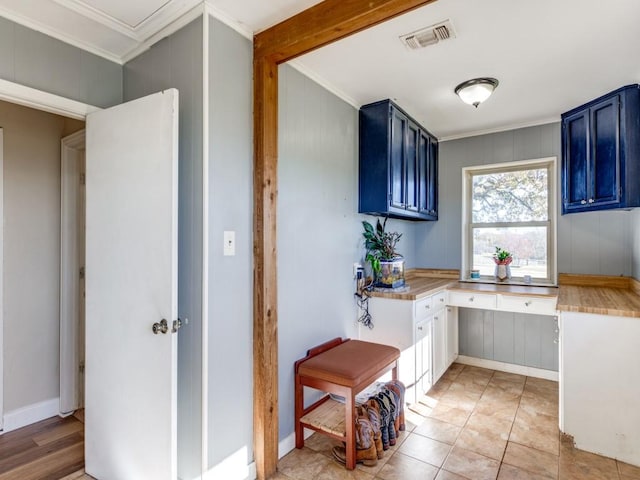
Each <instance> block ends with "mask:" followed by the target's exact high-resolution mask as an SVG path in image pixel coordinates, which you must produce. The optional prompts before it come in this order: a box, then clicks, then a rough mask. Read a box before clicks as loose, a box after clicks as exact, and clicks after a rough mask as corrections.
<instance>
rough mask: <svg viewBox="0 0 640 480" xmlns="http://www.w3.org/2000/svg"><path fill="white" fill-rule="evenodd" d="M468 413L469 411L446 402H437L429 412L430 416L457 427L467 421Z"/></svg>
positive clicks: (469, 413)
mask: <svg viewBox="0 0 640 480" xmlns="http://www.w3.org/2000/svg"><path fill="white" fill-rule="evenodd" d="M470 415H471V412H470V411H468V410H463V409H461V408H458V407H454V406H451V405H447V404H446V403H439V404H438V405H437V406H436V408H434V409H433V410H432V411H431V413H430V414H429V416H430V417H431V418H435V419H437V420H441V421H443V422H447V423H452V424H454V425H457V426H459V427H463V426H464V424H465V423H467V419H468V418H469V416H470Z"/></svg>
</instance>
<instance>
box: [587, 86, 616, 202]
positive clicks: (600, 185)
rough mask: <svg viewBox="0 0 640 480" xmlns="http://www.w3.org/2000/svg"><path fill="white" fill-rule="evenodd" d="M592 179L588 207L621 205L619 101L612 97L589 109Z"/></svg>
mask: <svg viewBox="0 0 640 480" xmlns="http://www.w3.org/2000/svg"><path fill="white" fill-rule="evenodd" d="M589 115H590V120H591V132H590V138H591V168H590V170H591V172H592V175H591V179H590V185H589V186H590V195H589V198H588V199H587V203H589V204H593V206H598V205H617V204H619V203H620V98H619V96H618V95H614V96H613V97H611V98H608V99H607V100H605V101H603V102H600V103H598V104H596V105H594V106H593V107H591V108H590V109H589Z"/></svg>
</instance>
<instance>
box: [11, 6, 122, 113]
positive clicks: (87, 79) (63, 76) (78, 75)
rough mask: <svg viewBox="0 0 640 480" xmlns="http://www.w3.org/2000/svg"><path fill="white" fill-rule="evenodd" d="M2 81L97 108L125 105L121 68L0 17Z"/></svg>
mask: <svg viewBox="0 0 640 480" xmlns="http://www.w3.org/2000/svg"><path fill="white" fill-rule="evenodd" d="M0 78H2V79H4V80H8V81H10V82H15V83H19V84H21V85H26V86H28V87H32V88H36V89H38V90H43V91H45V92H49V93H54V94H56V95H60V96H62V97H66V98H71V99H73V100H77V101H79V102H83V103H88V104H89V105H95V106H97V107H110V106H112V105H117V104H119V103H122V66H121V65H118V64H117V63H113V62H110V61H109V60H106V59H104V58H102V57H99V56H97V55H94V54H92V53H89V52H86V51H84V50H81V49H79V48H76V47H74V46H71V45H69V44H67V43H64V42H61V41H60V40H56V39H54V38H51V37H49V36H47V35H44V34H43V33H40V32H36V31H34V30H31V29H29V28H27V27H23V26H22V25H18V24H17V23H14V22H12V21H10V20H7V19H5V18H0Z"/></svg>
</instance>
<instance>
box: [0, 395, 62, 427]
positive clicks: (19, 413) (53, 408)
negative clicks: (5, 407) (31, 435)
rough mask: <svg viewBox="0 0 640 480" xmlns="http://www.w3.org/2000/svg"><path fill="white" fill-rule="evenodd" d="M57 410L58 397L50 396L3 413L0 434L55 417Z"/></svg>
mask: <svg viewBox="0 0 640 480" xmlns="http://www.w3.org/2000/svg"><path fill="white" fill-rule="evenodd" d="M59 410H60V399H59V398H52V399H50V400H45V401H43V402H38V403H34V404H32V405H27V406H26V407H22V408H18V409H16V410H12V411H10V412H7V413H5V414H4V427H3V429H2V431H1V432H0V434H2V433H7V432H10V431H12V430H17V429H18V428H22V427H26V426H27V425H31V424H32V423H36V422H39V421H40V420H44V419H46V418H51V417H55V416H56V415H58V413H59V412H58V411H59Z"/></svg>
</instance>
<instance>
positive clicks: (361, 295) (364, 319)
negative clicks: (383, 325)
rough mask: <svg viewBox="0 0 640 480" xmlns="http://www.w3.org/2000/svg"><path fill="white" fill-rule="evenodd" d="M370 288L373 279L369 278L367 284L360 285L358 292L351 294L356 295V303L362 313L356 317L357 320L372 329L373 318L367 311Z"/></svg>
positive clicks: (371, 287)
mask: <svg viewBox="0 0 640 480" xmlns="http://www.w3.org/2000/svg"><path fill="white" fill-rule="evenodd" d="M372 289H373V280H371V282H369V284H367V285H365V286H364V287H362V289H361V290H360V291H359V292H356V293H354V294H353V295H354V296H355V297H356V304H357V305H358V308H359V309H360V311H361V312H362V315H360V317H359V318H358V322H360V323H362V325H364V326H365V327H367V328H369V329H373V318H372V317H371V314H370V313H369V298H371V295H370V294H369V292H371V290H372Z"/></svg>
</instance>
